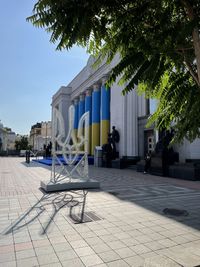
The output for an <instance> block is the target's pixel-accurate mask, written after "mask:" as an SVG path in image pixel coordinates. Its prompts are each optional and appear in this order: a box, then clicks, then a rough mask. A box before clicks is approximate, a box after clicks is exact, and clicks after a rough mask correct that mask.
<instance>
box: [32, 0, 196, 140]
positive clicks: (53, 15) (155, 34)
mask: <svg viewBox="0 0 200 267" xmlns="http://www.w3.org/2000/svg"><path fill="white" fill-rule="evenodd" d="M27 20H28V21H31V22H32V23H33V25H35V26H37V27H44V28H46V30H47V31H48V32H49V33H51V38H50V41H51V42H53V43H56V42H57V49H60V50H61V49H70V48H71V47H72V46H73V45H74V44H78V45H81V46H84V47H87V49H88V51H89V52H90V53H92V54H94V55H95V56H97V57H98V60H97V61H99V60H101V59H102V58H104V57H107V61H108V62H110V61H111V60H112V59H113V57H114V56H115V54H116V53H120V55H121V60H120V62H119V63H118V64H117V65H116V67H114V68H113V70H112V73H111V76H110V79H109V81H108V84H112V82H114V81H115V80H116V78H117V77H118V76H120V77H121V79H120V81H119V83H124V82H126V84H127V85H126V87H125V89H124V90H123V93H124V94H125V93H127V92H129V91H131V90H133V89H134V88H135V85H138V90H139V91H140V92H142V93H145V95H146V97H148V98H157V99H158V100H159V105H158V108H157V111H156V112H155V113H154V114H153V115H152V116H151V117H150V120H149V123H155V125H156V126H157V127H158V128H159V129H163V128H170V127H171V125H172V123H173V125H174V128H175V139H176V140H178V141H180V140H182V139H183V138H184V137H185V136H186V137H187V138H188V139H189V140H190V141H192V140H194V139H195V138H196V137H200V130H199V129H200V37H199V29H200V2H199V0H159V1H158V0H135V1H131V0H110V1H106V0H98V1H97V0H75V1H74V0H60V1H59V0H39V1H38V2H37V3H36V4H35V6H34V9H33V15H32V16H30V17H29V18H27ZM99 55H100V56H99Z"/></svg>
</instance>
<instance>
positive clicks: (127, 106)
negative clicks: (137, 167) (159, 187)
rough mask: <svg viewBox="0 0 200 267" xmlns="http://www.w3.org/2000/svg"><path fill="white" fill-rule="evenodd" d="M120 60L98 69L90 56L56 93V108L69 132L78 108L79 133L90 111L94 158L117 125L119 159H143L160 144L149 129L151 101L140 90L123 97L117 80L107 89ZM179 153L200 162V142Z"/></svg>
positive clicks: (197, 141)
mask: <svg viewBox="0 0 200 267" xmlns="http://www.w3.org/2000/svg"><path fill="white" fill-rule="evenodd" d="M118 61H119V57H118V56H116V57H115V58H114V60H113V61H112V62H111V64H110V65H108V64H106V63H105V62H103V63H102V64H101V65H100V66H99V67H98V68H97V69H94V67H93V66H92V65H93V63H94V59H93V58H92V57H90V58H89V60H88V62H87V65H86V66H85V67H84V68H83V69H82V70H81V72H80V73H79V74H78V75H77V76H76V77H75V78H74V79H73V80H72V81H71V82H70V83H69V84H68V85H67V86H62V87H61V88H60V89H59V90H58V91H57V92H56V94H55V95H54V96H53V98H52V107H55V108H57V109H58V110H59V111H60V112H61V113H62V115H63V118H64V120H65V130H66V132H67V130H68V108H69V106H70V105H71V104H74V106H75V124H74V129H75V130H76V129H77V122H78V119H79V118H80V117H81V115H82V114H83V113H84V112H85V111H90V142H89V146H90V148H89V152H90V153H89V154H91V155H94V148H95V146H99V145H100V146H102V145H103V144H105V143H107V136H108V133H109V132H111V131H112V126H115V127H116V129H117V130H118V131H119V134H120V141H119V143H118V144H117V151H119V156H120V157H122V156H140V157H141V158H142V157H144V154H145V153H146V152H147V151H153V150H154V148H155V144H156V142H157V141H158V137H157V133H156V131H155V130H154V128H153V127H152V128H146V123H147V119H148V117H149V115H150V110H151V101H149V100H148V99H145V97H144V96H138V95H137V92H136V90H132V91H131V92H129V93H128V94H126V95H125V96H122V90H123V87H121V86H119V85H118V84H117V81H116V82H115V83H114V84H113V85H112V87H111V88H105V82H106V80H107V79H108V77H109V73H110V72H111V70H112V68H113V67H114V66H115V65H116V64H117V62H118ZM176 150H179V151H181V158H180V159H181V161H184V160H185V158H190V159H192V158H199V159H200V140H196V141H195V145H193V144H189V143H188V142H187V141H185V142H184V145H182V146H179V147H178V146H177V147H176ZM188 151H190V152H188Z"/></svg>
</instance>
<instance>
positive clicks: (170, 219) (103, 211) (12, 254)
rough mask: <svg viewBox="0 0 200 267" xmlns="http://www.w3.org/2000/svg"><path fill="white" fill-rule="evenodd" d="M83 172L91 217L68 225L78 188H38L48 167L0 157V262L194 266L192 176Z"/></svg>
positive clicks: (199, 234) (198, 215)
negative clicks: (92, 182)
mask: <svg viewBox="0 0 200 267" xmlns="http://www.w3.org/2000/svg"><path fill="white" fill-rule="evenodd" d="M90 176H91V177H92V178H94V179H97V180H99V181H100V182H101V190H90V191H89V192H88V194H87V196H86V214H87V215H88V216H90V218H92V219H93V221H92V222H87V223H84V224H74V223H73V221H72V220H71V219H70V217H69V211H70V207H72V206H74V208H72V212H73V215H74V214H77V213H80V211H81V207H82V204H81V203H82V201H83V196H82V191H73V192H71V191H70V192H60V193H54V194H44V193H43V192H42V191H40V190H39V185H40V180H46V179H48V178H49V177H50V168H49V167H46V166H44V165H41V164H37V163H33V162H31V163H30V164H29V165H28V164H26V163H24V158H0V233H1V235H0V266H3V267H7V266H9V267H11V266H17V267H18V266H19V267H29V266H49V267H53V266H56V267H57V266H67V267H81V266H86V267H89V266H98V267H104V266H111V267H112V266H114V267H117V266H119V267H123V266H134V267H137V266H145V267H147V266H148V267H154V266H158V267H160V266H165V267H167V266H170V267H176V266H177V267H178V266H184V267H186V266H193V267H194V266H200V231H199V230H200V182H192V181H182V180H177V179H172V178H164V177H158V176H157V177H156V176H151V175H144V174H142V173H137V172H135V171H134V170H129V169H125V170H118V169H106V168H95V167H90ZM78 203H79V205H78V206H75V205H76V204H78ZM165 208H175V209H184V210H187V212H188V213H189V214H188V216H169V215H164V213H163V209H165ZM91 215H92V216H91ZM94 215H96V216H94Z"/></svg>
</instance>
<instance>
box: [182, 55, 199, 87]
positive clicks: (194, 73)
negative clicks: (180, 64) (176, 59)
mask: <svg viewBox="0 0 200 267" xmlns="http://www.w3.org/2000/svg"><path fill="white" fill-rule="evenodd" d="M184 62H185V65H186V67H187V68H188V70H189V72H190V74H191V75H192V77H193V79H194V80H195V82H196V83H197V84H198V86H200V82H199V80H198V76H197V73H196V72H195V71H194V70H193V67H192V65H191V63H190V62H189V61H188V60H186V59H184Z"/></svg>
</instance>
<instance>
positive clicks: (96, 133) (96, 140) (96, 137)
mask: <svg viewBox="0 0 200 267" xmlns="http://www.w3.org/2000/svg"><path fill="white" fill-rule="evenodd" d="M93 89H94V90H93V93H92V144H91V154H92V155H94V148H95V146H99V145H100V103H101V92H100V86H99V84H95V85H94V86H93Z"/></svg>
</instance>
